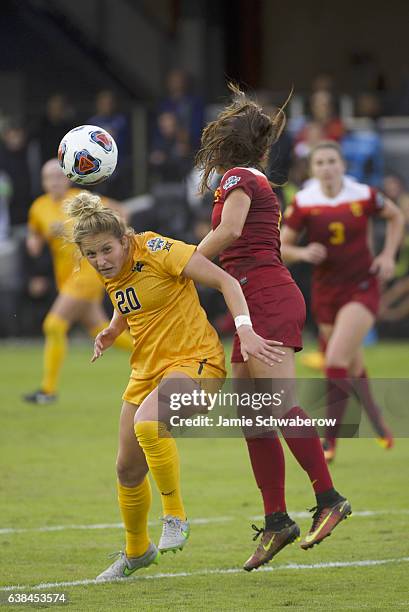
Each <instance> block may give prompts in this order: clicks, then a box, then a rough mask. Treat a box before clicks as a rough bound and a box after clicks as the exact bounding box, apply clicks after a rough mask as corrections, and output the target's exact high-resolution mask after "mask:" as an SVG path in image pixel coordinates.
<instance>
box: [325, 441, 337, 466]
mask: <svg viewBox="0 0 409 612" xmlns="http://www.w3.org/2000/svg"><path fill="white" fill-rule="evenodd" d="M322 450H323V451H324V457H325V461H326V462H327V463H331V462H332V461H334V459H335V453H336V442H335V440H324V441H323V443H322Z"/></svg>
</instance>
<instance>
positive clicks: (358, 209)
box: [350, 202, 363, 217]
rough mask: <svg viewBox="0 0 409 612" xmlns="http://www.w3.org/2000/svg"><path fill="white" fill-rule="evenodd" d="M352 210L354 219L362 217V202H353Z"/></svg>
mask: <svg viewBox="0 0 409 612" xmlns="http://www.w3.org/2000/svg"><path fill="white" fill-rule="evenodd" d="M350 208H351V213H352V214H353V215H354V217H362V214H363V210H362V204H361V203H360V202H351V204H350Z"/></svg>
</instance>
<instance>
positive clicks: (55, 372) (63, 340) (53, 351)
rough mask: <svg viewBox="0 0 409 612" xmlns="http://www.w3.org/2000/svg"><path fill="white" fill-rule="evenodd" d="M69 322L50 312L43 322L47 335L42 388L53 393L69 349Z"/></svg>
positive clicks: (45, 334)
mask: <svg viewBox="0 0 409 612" xmlns="http://www.w3.org/2000/svg"><path fill="white" fill-rule="evenodd" d="M67 331H68V322H67V321H66V320H65V319H62V318H61V317H59V316H58V315H55V314H53V313H50V314H48V315H47V316H46V318H45V319H44V323H43V332H44V336H45V346H44V374H43V381H42V383H41V390H42V391H44V392H45V393H50V394H53V393H55V392H56V390H57V383H58V377H59V374H60V371H61V366H62V364H63V361H64V357H65V353H66V350H67Z"/></svg>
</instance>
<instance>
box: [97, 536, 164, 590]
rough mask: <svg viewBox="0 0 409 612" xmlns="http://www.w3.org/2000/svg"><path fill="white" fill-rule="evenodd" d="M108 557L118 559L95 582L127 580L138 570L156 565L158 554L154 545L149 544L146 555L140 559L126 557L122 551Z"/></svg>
mask: <svg viewBox="0 0 409 612" xmlns="http://www.w3.org/2000/svg"><path fill="white" fill-rule="evenodd" d="M110 556H114V557H118V559H116V560H115V561H114V562H113V563H112V565H110V566H109V567H108V568H107V569H106V570H105V571H104V572H102V574H99V576H97V578H96V580H97V581H98V582H104V581H106V580H118V579H120V578H128V577H129V576H131V575H132V574H133V573H134V572H136V570H138V569H141V568H143V567H149V566H150V565H152V564H155V565H156V564H157V563H158V559H159V557H160V554H159V551H158V549H157V548H156V546H155V544H153V543H152V542H151V543H150V544H149V547H148V550H147V551H146V553H144V554H143V555H141V556H140V557H127V556H126V554H125V553H124V552H122V551H120V552H118V553H114V554H113V555H110Z"/></svg>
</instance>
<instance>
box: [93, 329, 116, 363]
mask: <svg viewBox="0 0 409 612" xmlns="http://www.w3.org/2000/svg"><path fill="white" fill-rule="evenodd" d="M115 338H116V335H115V334H114V332H113V331H112V329H111V328H110V327H106V328H105V329H103V330H102V331H100V332H99V334H98V335H97V337H96V338H95V341H94V354H93V356H92V359H91V363H94V361H96V360H97V359H98V358H99V357H102V355H103V353H104V351H105V350H106V349H107V348H109V347H110V346H111V345H112V344H113V342H114V340H115Z"/></svg>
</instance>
